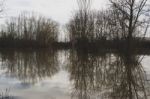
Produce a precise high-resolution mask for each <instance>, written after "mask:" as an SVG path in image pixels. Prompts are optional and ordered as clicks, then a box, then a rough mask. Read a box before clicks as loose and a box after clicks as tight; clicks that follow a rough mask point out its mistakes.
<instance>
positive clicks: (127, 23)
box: [110, 0, 150, 40]
mask: <svg viewBox="0 0 150 99" xmlns="http://www.w3.org/2000/svg"><path fill="white" fill-rule="evenodd" d="M110 2H111V4H112V8H113V9H114V10H115V11H116V12H117V19H118V22H119V24H120V26H121V27H122V28H121V29H124V30H127V31H126V32H127V38H128V40H131V39H132V38H133V37H136V36H143V37H144V36H145V35H146V33H147V30H148V27H149V22H150V18H149V16H150V15H149V12H150V7H149V6H148V5H147V0H110ZM139 32H140V33H139Z"/></svg>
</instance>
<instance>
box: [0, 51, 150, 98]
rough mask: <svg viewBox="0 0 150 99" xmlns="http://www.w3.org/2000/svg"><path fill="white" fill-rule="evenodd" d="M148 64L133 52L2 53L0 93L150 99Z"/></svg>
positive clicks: (23, 96)
mask: <svg viewBox="0 0 150 99" xmlns="http://www.w3.org/2000/svg"><path fill="white" fill-rule="evenodd" d="M149 60H150V56H149V55H140V54H131V53H128V52H127V53H115V52H106V51H101V52H99V53H96V52H95V53H87V52H86V51H75V50H58V51H55V50H46V51H45V50H36V51H35V50H26V51H24V50H14V51H12V50H3V51H0V93H3V94H6V96H9V97H10V98H13V99H138V98H139V99H146V98H147V99H148V98H150V97H149V95H150V92H149V90H150V88H149V80H150V67H149V64H150V61H149ZM6 90H7V92H6ZM137 97H138V98H137Z"/></svg>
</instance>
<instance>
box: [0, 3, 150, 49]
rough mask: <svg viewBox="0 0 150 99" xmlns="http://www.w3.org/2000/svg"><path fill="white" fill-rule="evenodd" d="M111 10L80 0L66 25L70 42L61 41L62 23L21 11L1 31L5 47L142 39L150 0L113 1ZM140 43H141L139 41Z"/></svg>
mask: <svg viewBox="0 0 150 99" xmlns="http://www.w3.org/2000/svg"><path fill="white" fill-rule="evenodd" d="M109 1H110V5H109V7H108V8H107V10H99V11H93V10H91V5H92V0H77V3H78V8H79V9H78V10H77V11H76V12H75V13H74V15H73V17H72V19H71V20H70V21H69V23H67V24H66V28H67V33H68V35H65V36H66V37H67V38H69V42H67V43H66V42H65V43H60V44H58V32H59V27H58V23H57V22H55V21H53V20H52V19H48V18H45V17H42V16H38V17H37V16H34V15H29V14H21V15H20V16H19V17H18V18H12V19H10V20H9V21H7V22H6V25H5V27H4V28H3V29H2V30H1V33H0V41H1V43H0V44H1V45H2V46H8V45H11V46H15V45H19V44H20V46H25V45H26V46H28V45H29V46H31V45H32V46H51V45H53V44H57V45H58V46H60V45H63V46H67V45H65V44H68V45H73V46H76V45H77V46H82V47H83V46H84V47H87V46H90V47H92V46H93V45H96V46H100V45H103V46H104V45H105V46H106V47H108V46H109V47H112V46H118V45H119V44H121V45H122V44H127V45H130V46H132V45H133V44H131V43H132V42H135V41H141V40H143V39H144V37H145V36H146V34H147V32H148V29H149V23H150V14H149V13H150V6H149V5H148V0H109ZM136 43H139V42H136ZM134 45H135V44H134Z"/></svg>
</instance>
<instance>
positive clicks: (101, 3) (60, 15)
mask: <svg viewBox="0 0 150 99" xmlns="http://www.w3.org/2000/svg"><path fill="white" fill-rule="evenodd" d="M107 3H108V0H93V3H92V8H93V9H101V8H105V7H106V5H107ZM4 7H5V12H4V15H5V18H9V17H11V16H17V15H18V14H20V13H21V12H22V11H29V12H32V11H33V12H37V13H40V14H42V15H44V16H46V17H50V18H52V19H54V20H56V21H57V22H59V23H61V24H64V23H66V22H68V20H69V19H70V17H71V16H72V15H73V11H74V10H76V9H77V2H76V0H5V4H4Z"/></svg>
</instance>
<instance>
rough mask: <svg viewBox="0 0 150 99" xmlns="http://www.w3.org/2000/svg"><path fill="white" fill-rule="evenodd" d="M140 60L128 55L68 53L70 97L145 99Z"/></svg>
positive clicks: (145, 90) (145, 91) (120, 53)
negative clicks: (72, 87) (71, 84)
mask: <svg viewBox="0 0 150 99" xmlns="http://www.w3.org/2000/svg"><path fill="white" fill-rule="evenodd" d="M141 60H142V58H141V57H140V56H138V55H134V54H131V53H130V52H123V53H122V52H118V53H114V54H111V53H105V52H100V53H95V54H90V53H86V52H85V51H72V52H71V55H70V61H71V62H70V66H68V69H69V72H70V73H71V77H70V80H71V81H72V82H73V84H74V91H73V93H72V97H73V98H76V97H77V98H78V99H148V94H149V88H148V81H147V80H146V79H147V77H146V73H145V71H144V69H143V66H142V64H141Z"/></svg>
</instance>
